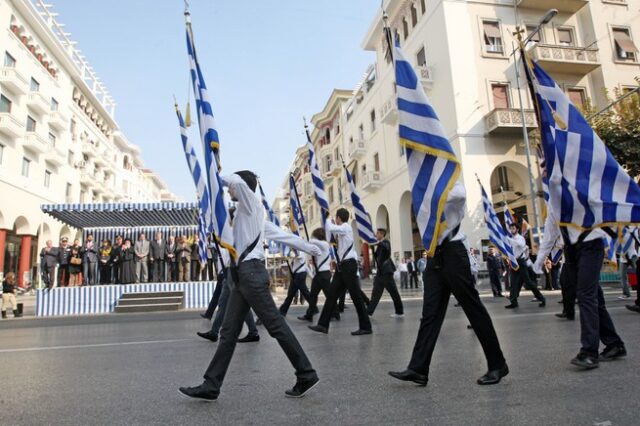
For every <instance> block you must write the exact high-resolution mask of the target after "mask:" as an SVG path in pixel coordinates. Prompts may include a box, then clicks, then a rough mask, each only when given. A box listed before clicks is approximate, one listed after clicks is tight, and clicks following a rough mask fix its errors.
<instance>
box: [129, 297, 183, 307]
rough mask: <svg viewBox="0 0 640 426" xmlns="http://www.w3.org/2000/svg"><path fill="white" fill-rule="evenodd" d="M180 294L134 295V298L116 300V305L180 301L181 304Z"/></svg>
mask: <svg viewBox="0 0 640 426" xmlns="http://www.w3.org/2000/svg"><path fill="white" fill-rule="evenodd" d="M182 299H183V297H182V296H160V297H155V296H154V297H136V298H126V299H125V298H122V299H120V300H118V304H117V306H132V305H159V304H165V303H180V304H182Z"/></svg>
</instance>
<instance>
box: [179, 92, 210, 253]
mask: <svg viewBox="0 0 640 426" xmlns="http://www.w3.org/2000/svg"><path fill="white" fill-rule="evenodd" d="M176 114H177V115H178V123H179V124H180V137H181V138H182V147H183V148H184V155H185V157H186V159H187V164H188V166H189V171H190V172H191V176H192V177H193V183H194V184H195V185H196V191H197V194H198V201H199V209H198V210H199V215H198V236H199V238H200V240H199V241H198V253H199V255H200V260H201V261H203V262H206V261H207V235H208V234H209V233H210V232H212V231H213V229H212V226H211V220H210V218H211V213H210V210H211V201H210V199H209V188H207V184H206V181H205V177H204V175H203V173H202V169H201V168H200V162H199V161H198V157H197V156H196V151H195V149H193V145H192V144H191V141H189V137H188V136H187V128H186V126H185V123H184V120H183V118H182V114H181V113H180V110H179V109H178V105H176Z"/></svg>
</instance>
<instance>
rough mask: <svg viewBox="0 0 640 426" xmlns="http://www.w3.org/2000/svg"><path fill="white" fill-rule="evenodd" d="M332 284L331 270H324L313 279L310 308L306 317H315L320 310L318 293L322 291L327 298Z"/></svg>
mask: <svg viewBox="0 0 640 426" xmlns="http://www.w3.org/2000/svg"><path fill="white" fill-rule="evenodd" d="M330 285H331V271H322V272H318V273H317V274H315V276H314V277H313V279H312V280H311V291H310V292H309V298H308V299H307V301H308V302H309V308H307V313H306V315H305V316H306V317H307V318H313V316H314V315H315V314H316V313H317V312H318V295H319V294H320V292H321V291H322V292H323V293H324V297H325V299H326V298H327V297H329V286H330Z"/></svg>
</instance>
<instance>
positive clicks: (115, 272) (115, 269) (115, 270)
mask: <svg viewBox="0 0 640 426" xmlns="http://www.w3.org/2000/svg"><path fill="white" fill-rule="evenodd" d="M120 265H121V263H120V262H114V263H113V266H112V268H111V275H112V276H113V282H114V283H115V284H120V283H121V282H122V277H121V276H120V274H121V272H120V271H121V270H122V268H121V267H120Z"/></svg>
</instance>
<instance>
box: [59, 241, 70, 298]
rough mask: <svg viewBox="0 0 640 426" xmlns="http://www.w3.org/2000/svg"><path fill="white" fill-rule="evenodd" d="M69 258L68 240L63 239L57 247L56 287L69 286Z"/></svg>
mask: <svg viewBox="0 0 640 426" xmlns="http://www.w3.org/2000/svg"><path fill="white" fill-rule="evenodd" d="M70 257H71V247H69V240H68V239H67V237H64V238H63V239H62V240H60V247H58V264H59V266H58V287H66V286H68V285H69V258H70Z"/></svg>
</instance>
